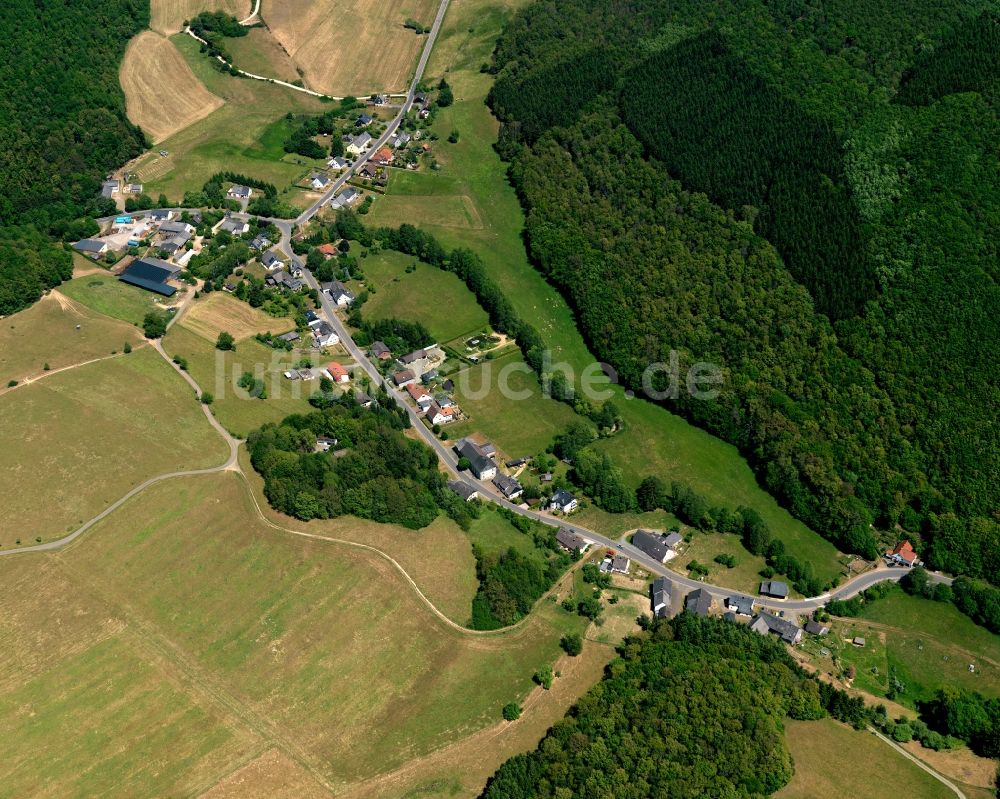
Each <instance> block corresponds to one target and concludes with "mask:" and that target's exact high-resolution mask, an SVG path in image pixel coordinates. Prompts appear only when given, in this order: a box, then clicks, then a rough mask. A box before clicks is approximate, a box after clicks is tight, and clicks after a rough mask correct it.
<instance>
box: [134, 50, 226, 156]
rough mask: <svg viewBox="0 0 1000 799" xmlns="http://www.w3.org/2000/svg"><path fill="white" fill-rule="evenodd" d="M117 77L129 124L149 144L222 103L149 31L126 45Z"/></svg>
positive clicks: (179, 57)
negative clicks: (146, 139)
mask: <svg viewBox="0 0 1000 799" xmlns="http://www.w3.org/2000/svg"><path fill="white" fill-rule="evenodd" d="M118 75H119V81H120V83H121V86H122V90H123V91H124V92H125V110H126V113H127V114H128V118H129V121H131V122H132V123H133V124H135V125H138V126H139V127H141V128H142V129H143V130H144V131H145V132H146V133H147V134H148V135H149V137H150V138H151V139H152V140H153V142H159V141H162V140H163V139H165V138H167V137H168V136H170V134H172V133H175V132H176V131H178V130H181V129H183V128H186V127H187V126H188V125H190V124H192V123H193V122H197V121H198V120H199V119H204V118H205V117H206V116H208V115H209V114H211V113H212V112H213V111H214V110H215V109H216V108H218V107H219V106H221V105H222V103H223V100H222V98H221V97H216V96H215V95H214V94H212V93H211V92H210V91H208V89H206V88H205V86H204V85H203V84H202V83H201V81H199V80H198V79H197V78H196V77H195V75H194V73H193V72H192V71H191V68H190V67H189V66H188V65H187V62H186V61H185V60H184V58H183V57H182V56H181V54H180V53H179V52H178V51H177V48H176V47H175V46H174V44H173V43H172V42H171V41H170V40H169V39H167V38H165V37H163V36H161V35H160V34H158V33H154V32H153V31H143V32H142V33H140V34H139V35H138V36H136V37H135V38H134V39H132V41H131V42H129V46H128V49H127V50H126V51H125V57H124V58H123V59H122V64H121V69H120V70H119V73H118Z"/></svg>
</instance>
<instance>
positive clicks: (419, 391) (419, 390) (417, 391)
mask: <svg viewBox="0 0 1000 799" xmlns="http://www.w3.org/2000/svg"><path fill="white" fill-rule="evenodd" d="M406 393H407V394H409V395H410V399H412V400H413V401H414V402H415V403H417V405H419V406H420V410H422V411H426V410H427V409H428V408H429V407H430V406H431V403H433V402H434V399H433V398H432V397H431V394H430V392H429V391H428V390H427V389H426V388H424V387H423V386H418V385H417V384H416V383H409V384H407V386H406Z"/></svg>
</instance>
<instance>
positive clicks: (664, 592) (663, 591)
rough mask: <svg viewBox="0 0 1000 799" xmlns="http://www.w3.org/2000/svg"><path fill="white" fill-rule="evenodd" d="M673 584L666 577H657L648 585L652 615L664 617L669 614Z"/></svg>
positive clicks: (659, 617)
mask: <svg viewBox="0 0 1000 799" xmlns="http://www.w3.org/2000/svg"><path fill="white" fill-rule="evenodd" d="M672 591H673V585H671V583H670V580H668V579H667V578H666V577H657V578H656V579H655V580H653V585H652V586H651V587H650V594H651V599H652V603H651V604H652V609H653V615H654V616H655V617H656V618H658V619H665V618H667V617H668V616H669V615H670V610H671V607H670V606H671V600H672V597H671V593H672Z"/></svg>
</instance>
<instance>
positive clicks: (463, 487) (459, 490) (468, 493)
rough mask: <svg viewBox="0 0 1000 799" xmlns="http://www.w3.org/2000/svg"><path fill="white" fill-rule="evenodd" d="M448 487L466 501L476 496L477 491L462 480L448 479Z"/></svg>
mask: <svg viewBox="0 0 1000 799" xmlns="http://www.w3.org/2000/svg"><path fill="white" fill-rule="evenodd" d="M448 488H450V489H451V490H452V491H454V492H455V493H456V494H458V495H459V496H460V497H461V498H462V499H464V500H466V501H468V500H470V499H472V498H473V497H475V496H478V494H479V492H478V491H476V489H474V488H473V487H472V486H470V485H469V484H468V483H466V482H465V481H464V480H450V481H449V482H448Z"/></svg>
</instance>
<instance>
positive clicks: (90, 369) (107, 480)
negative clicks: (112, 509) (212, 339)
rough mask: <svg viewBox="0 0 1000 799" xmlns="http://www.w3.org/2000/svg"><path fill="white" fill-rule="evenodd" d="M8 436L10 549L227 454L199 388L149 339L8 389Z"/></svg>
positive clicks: (0, 415)
mask: <svg viewBox="0 0 1000 799" xmlns="http://www.w3.org/2000/svg"><path fill="white" fill-rule="evenodd" d="M0 440H3V441H6V442H10V443H9V445H8V446H5V447H3V448H2V449H0V473H2V474H4V475H5V480H4V489H5V491H4V531H5V532H4V535H3V538H2V539H0V544H2V546H3V547H4V548H9V547H12V546H14V545H15V543H16V540H17V539H21V540H22V542H23V543H25V544H27V543H34V539H35V537H36V536H39V537H41V538H42V539H44V540H51V539H53V538H57V537H59V536H61V535H63V534H65V533H66V532H68V531H70V530H72V529H75V528H76V527H77V526H79V525H80V524H82V523H83V522H85V521H87V520H88V519H89V518H91V517H92V516H94V515H95V514H96V513H98V512H99V511H101V510H103V509H104V508H105V507H107V506H108V505H110V504H111V503H112V502H114V501H115V500H117V499H118V498H119V497H121V496H122V495H123V494H125V493H126V492H127V491H128V490H129V489H131V488H132V487H133V486H135V485H138V484H139V483H141V482H143V481H144V480H146V479H147V478H149V477H153V476H154V475H157V474H162V473H165V472H171V471H179V470H184V469H198V468H204V467H207V466H213V465H216V464H218V463H221V462H222V461H223V460H224V459H225V446H224V445H223V442H222V441H221V439H220V438H219V436H218V435H216V434H215V433H214V432H213V431H212V429H211V427H210V426H209V424H208V422H207V421H206V420H205V417H204V415H203V414H202V412H201V409H200V408H199V406H198V403H197V401H196V400H195V398H194V394H193V393H192V392H191V390H190V389H189V388H188V387H187V386H186V385H185V384H184V383H183V382H182V381H181V379H180V378H179V377H178V376H177V375H176V373H175V372H174V371H173V370H172V369H171V368H170V366H169V365H168V364H167V363H165V362H164V361H163V359H162V358H161V357H160V356H159V355H158V354H157V353H156V352H154V351H153V350H152V349H150V348H148V347H146V348H143V349H138V350H136V351H135V352H133V353H131V354H130V355H123V356H122V357H120V358H113V359H110V360H105V361H100V362H98V363H93V364H89V365H86V366H81V367H79V368H77V369H71V370H69V371H66V372H62V373H60V374H55V375H52V376H50V377H47V378H45V379H44V380H41V381H39V382H37V383H35V384H33V385H29V386H24V387H23V388H18V389H17V390H16V391H12V392H10V393H8V394H5V395H4V396H3V397H0Z"/></svg>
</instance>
